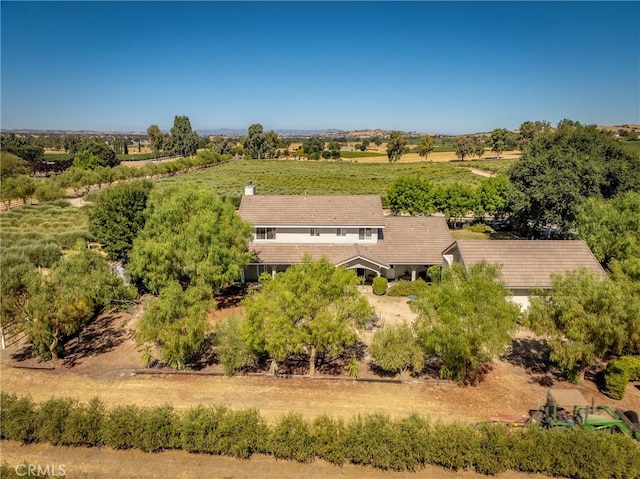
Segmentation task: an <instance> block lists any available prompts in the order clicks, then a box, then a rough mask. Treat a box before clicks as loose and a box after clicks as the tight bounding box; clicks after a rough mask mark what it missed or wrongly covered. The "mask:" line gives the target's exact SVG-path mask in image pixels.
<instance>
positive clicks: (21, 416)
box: [0, 393, 36, 477]
mask: <svg viewBox="0 0 640 479" xmlns="http://www.w3.org/2000/svg"><path fill="white" fill-rule="evenodd" d="M0 410H1V411H2V427H1V428H0V437H1V438H2V439H10V440H12V441H20V442H23V443H27V442H31V441H33V440H34V437H33V430H34V428H35V418H36V408H35V405H34V404H33V401H32V400H31V397H29V396H25V397H21V398H18V397H17V396H16V395H15V394H11V395H9V394H7V393H2V395H1V396H0ZM2 477H4V476H2Z"/></svg>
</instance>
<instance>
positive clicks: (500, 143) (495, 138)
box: [488, 128, 509, 158]
mask: <svg viewBox="0 0 640 479" xmlns="http://www.w3.org/2000/svg"><path fill="white" fill-rule="evenodd" d="M508 136H509V132H508V131H507V130H506V129H505V128H496V129H494V130H493V131H492V132H491V135H490V136H489V141H488V143H489V146H490V147H491V151H493V152H494V153H495V154H496V157H497V158H500V155H501V154H502V152H503V151H505V150H506V149H507V137H508Z"/></svg>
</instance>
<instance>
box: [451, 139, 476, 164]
mask: <svg viewBox="0 0 640 479" xmlns="http://www.w3.org/2000/svg"><path fill="white" fill-rule="evenodd" d="M453 149H454V150H455V152H456V156H457V157H458V158H460V159H461V160H462V161H464V159H465V158H466V157H467V156H472V155H473V152H474V147H473V141H471V139H470V138H465V137H464V136H457V137H456V138H455V139H454V140H453Z"/></svg>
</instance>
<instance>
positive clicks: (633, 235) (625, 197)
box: [576, 191, 640, 266]
mask: <svg viewBox="0 0 640 479" xmlns="http://www.w3.org/2000/svg"><path fill="white" fill-rule="evenodd" d="M576 231H577V233H578V237H579V238H581V239H583V240H585V242H586V243H587V244H588V245H589V248H590V249H591V251H593V254H594V255H595V257H596V258H597V259H598V261H600V263H602V265H603V266H608V265H609V263H610V262H611V261H612V260H613V259H617V260H618V261H625V260H627V259H630V258H638V257H640V193H636V192H633V191H628V192H626V193H623V194H621V195H619V196H616V197H615V198H613V199H611V200H603V199H599V198H589V199H587V201H585V202H584V203H583V204H582V205H581V206H580V207H579V208H578V216H577V219H576Z"/></svg>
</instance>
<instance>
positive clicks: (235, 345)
mask: <svg viewBox="0 0 640 479" xmlns="http://www.w3.org/2000/svg"><path fill="white" fill-rule="evenodd" d="M216 342H217V346H218V347H217V350H216V353H217V355H218V361H219V362H220V364H222V367H223V369H224V373H225V374H226V375H227V376H233V375H234V374H236V373H238V372H240V371H242V370H243V369H244V368H246V367H247V366H251V365H252V364H254V363H255V361H256V356H255V354H253V352H252V351H251V349H250V348H249V346H248V345H247V343H246V342H245V340H244V339H243V337H242V333H241V320H240V319H239V318H237V317H235V316H231V317H229V318H225V319H223V320H221V321H219V322H218V323H217V324H216Z"/></svg>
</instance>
